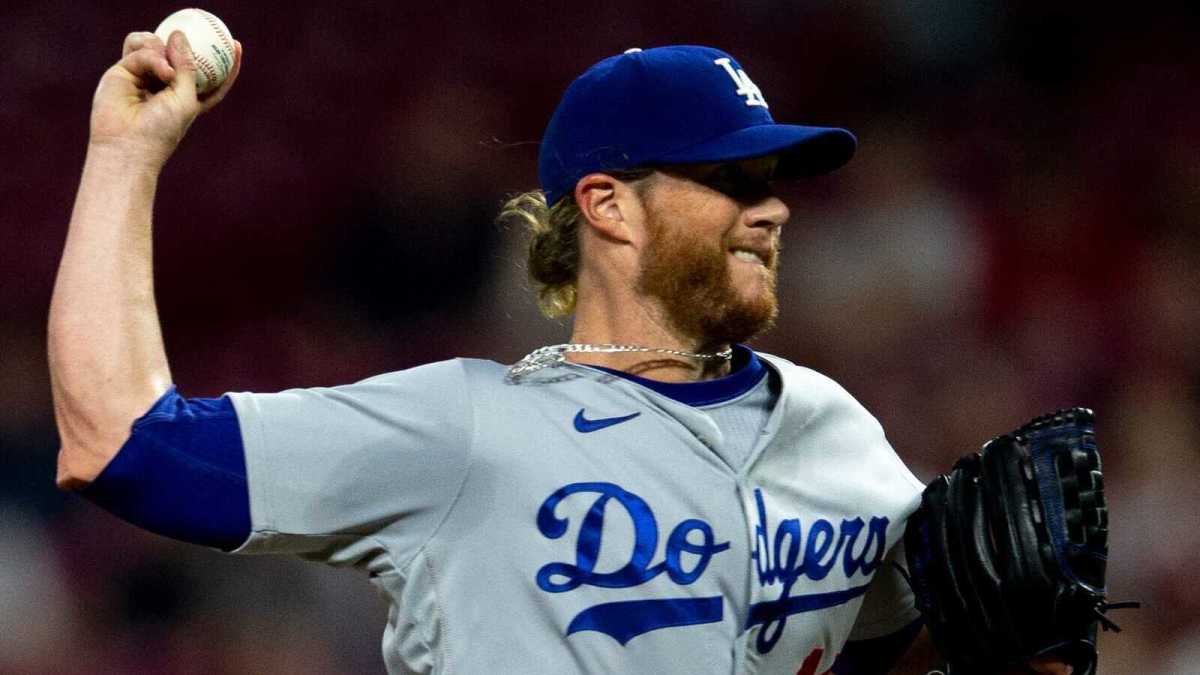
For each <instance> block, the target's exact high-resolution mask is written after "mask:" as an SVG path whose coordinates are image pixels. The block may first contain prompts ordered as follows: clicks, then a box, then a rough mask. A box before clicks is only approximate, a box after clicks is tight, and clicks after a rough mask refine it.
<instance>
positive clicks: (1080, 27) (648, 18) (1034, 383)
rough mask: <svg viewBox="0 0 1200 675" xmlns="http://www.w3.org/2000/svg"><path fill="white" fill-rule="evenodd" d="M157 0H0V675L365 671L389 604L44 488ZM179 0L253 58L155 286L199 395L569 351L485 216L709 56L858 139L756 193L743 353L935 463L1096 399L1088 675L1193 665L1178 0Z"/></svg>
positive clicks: (1195, 288) (915, 457)
mask: <svg viewBox="0 0 1200 675" xmlns="http://www.w3.org/2000/svg"><path fill="white" fill-rule="evenodd" d="M1189 4H1190V5H1191V7H1195V6H1196V5H1195V3H1189ZM175 9H178V7H176V6H173V5H160V4H157V3H149V2H124V3H121V4H120V6H119V7H116V6H111V7H110V6H100V5H96V6H87V5H81V4H80V3H77V2H65V1H61V0H59V1H51V2H23V3H22V2H17V3H14V2H8V3H5V4H4V7H3V9H0V19H2V20H0V45H3V49H2V50H0V158H2V160H0V161H2V162H3V164H2V165H0V167H2V168H3V171H2V172H0V272H2V274H0V672H14V673H57V672H120V671H124V672H132V671H138V672H149V673H249V672H291V673H303V672H312V673H318V672H319V673H328V672H382V670H383V666H382V661H381V658H380V656H379V644H378V642H379V635H380V632H381V630H382V626H383V622H384V618H385V608H384V605H383V603H382V601H380V600H379V599H378V598H376V597H375V596H374V595H373V593H372V591H370V590H369V587H368V584H366V583H364V582H363V580H362V579H361V578H360V577H359V576H358V575H356V574H355V573H353V572H346V571H331V570H326V569H323V568H319V567H317V566H315V565H309V564H304V563H300V562H297V561H292V560H270V559H241V558H236V559H235V558H230V557H227V556H223V555H220V554H218V553H215V552H210V551H207V550H204V549H200V548H196V547H190V546H186V545H182V544H177V543H174V542H171V541H168V540H165V539H161V538H158V537H155V536H152V535H147V534H142V533H140V532H138V531H136V530H134V529H133V528H132V527H130V526H127V525H125V524H123V523H121V522H119V521H117V520H115V519H113V518H111V517H109V516H108V515H106V514H104V513H103V512H101V511H100V510H99V509H97V508H94V507H92V506H90V505H88V504H86V503H84V502H82V501H81V500H79V499H77V498H75V497H72V496H69V495H62V494H60V493H58V492H57V491H56V490H55V489H54V487H53V476H54V454H55V450H56V443H57V441H56V438H55V432H54V427H53V418H52V411H51V403H50V395H49V384H48V375H47V370H46V365H45V362H46V359H45V347H44V344H45V328H44V326H45V319H46V311H47V307H48V303H49V298H50V292H51V288H52V284H53V279H54V273H55V267H56V265H57V262H58V257H59V254H60V251H61V247H62V244H63V240H64V236H65V231H66V224H67V220H68V216H69V213H70V209H71V203H72V199H73V195H74V191H75V189H76V185H77V180H78V176H79V171H80V167H81V166H82V163H83V158H84V153H85V149H86V142H87V120H88V110H89V105H90V98H91V94H92V92H93V90H94V87H95V84H96V82H97V80H98V79H99V77H100V75H101V73H102V72H103V71H104V69H105V68H107V67H108V66H109V65H111V63H113V62H114V61H115V60H116V59H117V58H118V56H119V54H120V47H121V41H122V39H123V37H124V34H125V33H126V32H129V31H132V30H151V29H153V28H154V26H155V25H157V23H158V22H159V21H160V20H161V19H162V18H163V17H165V16H166V15H167V14H169V13H170V12H171V11H174V10H175ZM206 9H209V10H211V11H213V12H214V13H216V14H217V15H219V16H220V17H222V18H223V19H224V20H225V22H226V23H227V24H228V25H229V27H230V29H231V30H232V32H233V33H234V35H235V36H236V37H237V38H239V39H240V40H241V41H242V42H243V44H244V45H245V48H246V57H245V66H244V70H243V73H242V77H241V79H240V81H239V82H238V83H237V86H236V87H235V88H234V90H233V92H232V93H231V95H230V96H229V98H228V99H227V100H226V101H225V102H224V103H222V104H221V105H220V106H219V107H218V108H217V109H216V110H215V111H213V112H212V113H211V114H209V115H207V116H205V117H203V118H201V119H200V120H198V121H197V122H196V124H195V125H194V126H193V127H192V129H191V131H190V132H189V135H188V138H187V139H186V140H185V142H184V144H183V146H182V147H181V148H180V149H179V151H178V153H177V154H176V156H175V157H174V158H173V159H172V161H171V162H170V164H169V165H168V167H167V168H166V171H165V173H164V175H163V177H162V180H161V183H160V189H159V196H158V201H157V206H156V239H157V248H156V263H157V283H158V289H157V290H158V297H159V302H160V307H161V311H162V319H163V323H164V330H165V336H166V341H167V348H168V352H169V354H170V357H171V363H172V367H173V372H174V375H175V379H176V382H177V383H178V384H179V386H180V389H181V390H182V391H184V392H185V393H186V394H188V395H193V396H201V395H219V394H220V393H222V392H224V391H229V390H260V391H268V390H277V389H282V388H286V387H291V386H309V385H318V384H320V385H328V384H338V383H345V382H351V381H354V380H357V379H360V378H363V377H366V376H369V375H372V374H375V373H378V372H383V371H388V370H394V369H399V368H404V367H408V366H412V365H415V364H419V363H423V362H427V361H431V360H436V359H442V358H449V357H452V356H459V355H462V356H479V357H487V358H493V359H496V360H499V361H503V362H511V361H513V360H515V359H516V358H519V357H520V356H521V355H522V354H524V353H525V352H527V351H529V350H531V349H533V348H535V347H537V346H539V345H542V344H546V343H549V342H557V341H561V340H562V339H563V338H565V336H566V335H567V334H568V331H569V326H568V325H566V324H559V323H555V322H550V321H545V320H542V319H540V318H539V317H538V315H537V313H536V310H535V308H534V303H533V300H532V295H531V294H530V293H529V291H528V287H527V284H526V282H525V281H524V268H523V265H524V263H523V260H522V247H523V239H522V233H520V232H513V231H505V230H503V229H501V228H498V227H496V226H494V225H493V224H492V222H491V221H492V218H493V216H494V214H495V212H496V209H497V207H498V206H499V204H500V202H501V201H502V200H503V199H504V197H505V196H506V195H508V194H510V193H513V192H516V191H519V190H523V189H529V188H532V187H535V186H536V154H537V145H536V143H537V141H538V139H539V138H540V135H541V131H542V128H543V125H544V124H545V122H546V120H547V119H548V117H549V115H550V112H551V111H552V109H553V106H554V104H555V102H556V100H557V98H558V96H559V94H560V93H561V92H562V90H563V89H564V88H565V87H566V85H567V84H568V83H569V82H570V80H571V78H573V77H574V76H575V75H577V74H578V73H579V72H581V71H582V70H583V69H584V68H586V67H587V66H588V65H590V64H591V63H593V62H595V61H597V60H599V59H600V58H603V57H605V56H609V55H611V54H615V53H618V52H620V51H623V50H625V49H627V48H630V47H635V46H638V47H651V46H657V45H663V44H670V43H680V42H689V43H701V44H711V45H713V46H717V47H721V48H723V49H725V50H727V51H730V52H732V53H733V54H734V56H736V57H737V58H738V59H739V60H740V61H741V62H742V64H743V65H744V67H745V68H746V70H747V71H748V72H749V74H750V76H751V77H752V78H753V79H754V81H755V82H756V83H757V84H758V85H759V86H760V87H761V88H762V90H763V92H764V94H765V96H766V98H767V100H768V101H769V103H770V104H771V111H772V113H773V114H774V115H775V117H776V119H777V120H780V121H788V122H800V123H812V124H830V125H838V126H845V127H848V128H850V129H852V130H854V131H855V132H856V133H857V134H858V136H859V139H860V141H861V146H860V150H859V153H858V156H857V157H856V158H855V160H854V161H853V162H851V163H850V165H848V166H847V167H846V168H845V169H843V170H842V171H840V172H838V173H837V174H835V175H833V176H829V177H823V178H818V179H813V180H811V181H806V182H804V183H800V184H794V185H789V186H785V187H784V188H783V189H782V193H783V195H784V196H785V197H786V198H787V200H788V201H789V203H790V205H791V206H792V212H793V218H792V222H791V223H790V224H789V225H788V227H787V228H786V232H785V235H784V244H785V249H786V251H785V255H784V259H783V270H782V273H781V300H782V305H783V316H782V319H781V321H780V325H779V326H778V327H777V328H776V329H775V331H774V332H772V333H771V334H769V335H768V336H765V337H764V338H762V339H761V340H759V341H758V342H757V343H756V345H757V346H758V347H759V348H761V349H764V350H767V351H771V352H774V353H777V354H780V355H782V356H785V357H787V358H790V359H792V360H794V361H796V362H798V363H801V364H804V365H807V366H810V367H813V368H815V369H817V370H820V371H822V372H825V373H827V374H829V375H831V376H833V377H834V378H835V379H837V380H838V381H840V382H841V383H842V384H844V385H845V386H846V387H847V388H848V389H849V390H850V391H851V393H853V394H854V395H856V396H857V397H859V398H860V399H861V400H862V401H863V402H864V403H865V404H866V405H867V406H868V408H870V409H871V410H872V411H873V412H874V413H875V414H876V415H877V416H878V417H879V418H880V420H881V421H882V422H883V424H884V427H885V429H887V430H888V433H889V436H890V438H891V440H892V442H893V444H894V445H895V446H896V448H897V450H898V451H899V452H900V454H901V456H902V457H903V458H904V459H905V460H906V461H907V462H908V463H909V464H910V466H912V467H913V469H914V471H915V472H916V473H917V474H918V475H919V476H921V477H922V478H923V479H928V478H930V477H932V476H933V475H934V474H935V473H937V472H938V471H941V470H945V469H946V468H947V467H948V466H949V464H950V463H951V462H952V461H953V459H954V458H956V457H957V456H958V455H960V454H962V453H964V452H967V451H969V450H971V449H973V448H975V447H977V446H978V444H979V443H980V442H982V441H983V440H986V439H987V438H988V437H990V436H992V435H994V434H997V433H1000V432H1002V431H1005V430H1007V429H1009V428H1011V427H1013V426H1015V425H1017V424H1019V423H1021V422H1023V421H1025V420H1026V419H1028V418H1029V417H1031V416H1033V415H1035V414H1038V413H1041V412H1045V411H1047V410H1050V409H1053V408H1056V407H1062V406H1067V405H1078V404H1083V405H1090V406H1092V407H1095V408H1096V409H1097V411H1098V432H1099V436H1100V441H1101V444H1102V446H1103V448H1104V451H1105V454H1104V459H1105V469H1106V480H1107V487H1108V494H1109V500H1110V502H1111V503H1112V510H1113V514H1112V528H1113V532H1112V538H1111V548H1112V561H1111V564H1110V582H1111V583H1110V585H1111V588H1112V596H1113V598H1114V599H1130V598H1138V599H1141V600H1143V601H1145V602H1146V603H1147V605H1148V608H1147V609H1144V610H1142V611H1140V612H1130V613H1124V614H1121V615H1119V616H1117V617H1116V618H1117V619H1118V620H1119V622H1120V623H1121V624H1122V625H1123V626H1124V627H1125V628H1126V631H1125V632H1124V633H1122V634H1121V635H1120V636H1115V637H1114V636H1112V635H1106V636H1104V638H1103V639H1102V653H1103V657H1102V665H1103V668H1104V670H1105V671H1106V672H1110V673H1135V672H1137V673H1195V672H1200V632H1198V625H1200V618H1198V617H1200V585H1197V584H1196V583H1195V582H1194V581H1193V577H1194V575H1195V561H1196V560H1197V559H1198V558H1200V544H1198V543H1197V537H1196V528H1197V525H1198V523H1197V520H1198V518H1197V514H1200V497H1198V496H1197V490H1196V479H1197V477H1198V476H1200V470H1198V468H1200V425H1198V424H1197V421H1196V418H1197V412H1198V410H1197V408H1198V405H1197V402H1198V397H1200V389H1198V385H1200V350H1198V349H1197V346H1198V345H1197V343H1198V340H1197V337H1196V336H1197V328H1196V327H1197V325H1198V324H1200V266H1198V263H1200V228H1198V227H1197V225H1198V223H1197V216H1198V214H1200V192H1198V188H1200V156H1198V155H1197V145H1198V144H1197V142H1198V141H1200V118H1198V117H1197V114H1196V108H1197V103H1198V102H1200V100H1198V99H1200V95H1198V93H1197V87H1196V74H1197V66H1198V65H1200V49H1198V47H1197V43H1198V41H1197V34H1198V33H1197V28H1198V27H1200V10H1196V9H1190V8H1187V7H1186V6H1185V5H1183V4H1180V5H1178V6H1175V5H1158V4H1156V3H1137V4H1128V3H1122V4H1119V5H1118V4H1112V5H1109V4H1105V3H1100V4H1097V3H1084V2H1021V1H1014V2H990V3H989V2H953V1H950V0H943V1H941V2H895V1H893V2H862V1H859V2H809V1H804V0H788V1H786V2H770V1H761V0H760V1H747V2H738V3H733V2H730V3H717V2H705V1H701V2H688V3H653V2H634V1H630V0H610V1H608V2H603V3H571V4H567V3H561V4H559V3H539V2H530V3H499V2H491V3H485V2H477V1H476V2H452V1H447V2H439V3H434V4H428V5H423V4H421V5H418V4H411V5H404V6H394V5H392V4H363V3H353V2H339V3H327V4H322V5H316V4H313V3H294V2H293V3H254V4H253V5H249V4H248V3H240V2H226V1H214V2H211V3H209V4H208V5H207V7H206ZM485 600H486V599H481V601H485ZM497 618H498V620H502V619H501V618H500V617H497ZM503 620H512V619H503ZM517 620H519V617H517Z"/></svg>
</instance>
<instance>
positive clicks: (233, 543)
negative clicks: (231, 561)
mask: <svg viewBox="0 0 1200 675" xmlns="http://www.w3.org/2000/svg"><path fill="white" fill-rule="evenodd" d="M241 53H242V52H241V45H240V44H238V45H237V62H236V64H235V66H234V68H233V71H232V73H231V75H230V77H229V78H228V81H227V82H225V83H224V85H223V86H222V87H221V88H220V89H219V90H217V91H216V92H215V93H213V94H212V95H211V96H209V97H207V98H204V99H202V100H200V99H197V96H196V93H195V79H194V68H193V61H192V57H191V52H190V50H189V48H188V45H187V43H186V39H185V38H184V37H183V35H182V34H181V33H175V34H173V35H172V36H171V37H170V40H169V42H168V43H167V44H163V43H162V42H161V41H160V40H159V39H158V38H156V37H154V35H153V34H150V33H133V34H131V35H129V36H128V37H127V39H126V41H125V45H124V54H123V57H122V59H121V60H120V62H119V63H117V64H116V65H114V66H113V67H112V68H110V69H109V70H108V71H107V72H106V73H105V74H104V76H103V78H102V79H101V81H100V85H99V88H98V90H97V92H96V96H95V100H94V105H93V112H92V118H91V139H90V143H89V148H88V156H87V161H86V164H85V167H84V171H83V176H82V179H81V185H80V189H79V193H78V197H77V200H76V203H75V209H74V212H73V213H72V216H71V224H70V231H69V235H68V238H67V243H66V248H65V251H64V254H63V259H62V263H61V267H60V271H59V276H58V280H57V283H56V286H55V291H54V297H53V300H52V305H51V311H50V327H49V352H50V364H51V369H52V374H53V386H54V401H55V412H56V415H57V421H58V426H59V431H60V434H61V441H62V449H61V452H60V455H59V475H58V482H59V484H60V486H62V487H64V488H70V489H76V490H79V491H80V492H81V493H82V494H83V495H84V496H86V497H87V498H89V499H90V500H92V501H94V502H95V503H97V504H99V505H101V506H103V507H104V508H106V509H108V510H110V511H112V512H113V513H115V514H117V515H119V516H121V517H122V518H125V519H127V520H129V521H130V522H132V523H135V524H138V525H140V526H142V527H145V528H147V529H150V530H152V531H155V532H159V533H161V534H165V535H168V536H172V537H176V538H179V539H182V540H185V541H190V542H194V543H197V544H201V545H205V546H210V547H215V548H219V549H222V550H225V551H232V552H235V553H247V554H249V553H285V554H292V555H296V556H300V557H302V558H305V559H309V560H316V561H322V562H325V563H328V564H331V565H337V566H349V567H354V568H358V569H361V570H363V571H365V572H367V573H368V575H369V578H370V580H371V583H373V584H375V585H376V586H377V587H378V588H379V590H380V591H382V592H383V594H384V595H386V597H388V598H389V600H390V602H391V608H390V612H389V615H388V622H387V626H386V628H385V631H384V638H383V656H384V660H385V662H386V665H387V668H388V671H389V672H392V673H425V672H439V673H452V672H456V673H476V672H500V673H509V672H522V673H526V672H537V673H564V672H625V673H789V674H791V673H797V672H799V673H804V674H806V675H808V674H813V673H826V672H834V673H882V672H887V671H888V669H889V668H890V667H891V666H892V665H893V663H894V662H895V661H896V659H897V657H898V656H899V655H900V654H901V653H903V652H904V651H905V650H906V649H907V648H908V646H909V644H910V643H911V642H912V640H913V637H914V636H915V635H916V634H917V633H918V631H919V630H920V626H919V621H918V615H917V613H916V612H915V610H914V608H913V603H912V598H911V594H910V593H909V590H908V588H907V587H906V586H905V584H904V582H903V580H902V579H901V577H900V575H899V574H898V573H896V571H895V568H894V566H893V564H892V563H893V561H896V560H903V556H902V555H901V554H900V553H899V552H898V551H899V546H898V543H899V542H900V541H901V540H902V534H903V530H904V521H905V518H906V517H907V516H908V514H910V513H911V512H912V511H913V509H914V508H915V506H916V504H917V499H918V495H919V493H920V491H921V489H922V487H923V486H922V484H921V483H920V482H919V481H918V480H917V479H916V478H914V477H913V476H912V474H910V473H909V471H908V470H907V469H906V468H905V467H904V465H903V464H902V462H901V461H900V459H899V458H898V457H897V456H896V454H895V452H893V450H892V448H891V447H890V446H889V444H888V442H887V440H886V439H885V438H884V434H883V431H882V429H881V428H880V426H879V424H878V423H877V422H876V421H875V419H874V418H873V417H872V416H871V415H870V414H869V413H868V412H867V411H866V410H864V409H863V407H862V406H861V405H859V404H858V403H857V402H856V401H855V400H854V399H853V398H852V397H851V396H850V395H849V394H847V393H846V392H845V391H844V390H843V389H842V388H841V387H839V386H838V385H837V384H836V383H834V382H832V381H831V380H829V379H828V378H826V377H824V376H822V375H819V374H817V373H815V372H813V371H811V370H808V369H805V368H803V367H800V366H797V365H795V364H792V363H790V362H788V361H786V360H784V359H781V358H778V357H775V356H770V355H767V354H761V353H756V352H755V351H753V350H751V349H750V348H748V347H745V346H743V344H742V343H744V342H745V341H746V340H748V339H749V338H751V337H753V336H754V335H756V334H758V333H760V332H761V331H763V330H766V329H767V328H768V327H770V325H771V323H772V321H773V320H774V318H775V315H776V299H775V275H776V267H777V265H778V255H779V238H780V228H781V227H782V226H783V224H784V222H785V221H786V220H787V219H788V209H787V207H786V206H785V205H784V204H783V202H782V201H780V200H779V199H778V198H777V197H775V196H774V194H773V193H772V191H771V182H772V181H774V180H781V179H786V178H794V177H798V176H803V175H809V174H817V173H822V172H826V171H830V170H832V169H834V168H836V167H838V166H840V165H841V164H843V163H844V162H846V161H847V160H848V159H849V158H850V156H851V154H852V153H853V151H854V149H855V143H856V141H855V139H854V137H853V136H852V135H851V134H850V133H849V132H847V131H845V130H842V129H834V128H821V127H807V126H791V125H783V124H776V123H775V122H774V121H773V119H772V117H771V115H770V113H769V108H768V102H767V100H766V98H765V97H764V95H763V93H762V92H761V91H760V90H759V88H758V87H756V86H755V84H754V82H753V81H752V80H751V78H750V77H749V75H748V74H747V73H746V71H745V70H743V69H742V67H741V66H740V65H739V64H738V62H737V61H736V60H734V59H733V58H732V57H731V56H729V55H728V54H725V53H723V52H720V51H718V50H715V49H710V48H707V47H694V46H677V47H664V48H657V49H648V50H645V51H640V50H630V51H629V52H626V53H624V54H620V55H616V56H613V57H611V58H607V59H605V60H603V61H601V62H600V63H598V64H596V65H595V66H593V67H592V68H590V69H589V70H588V71H587V72H585V73H584V74H583V75H582V76H581V77H580V78H578V79H577V80H576V81H575V82H574V83H573V84H571V86H570V87H569V88H568V89H567V91H566V93H565V94H564V96H563V98H562V101H561V103H560V104H559V106H558V109H557V110H556V112H555V113H554V116H553V118H552V119H551V121H550V124H549V126H548V128H547V130H546V133H545V137H544V139H543V143H542V147H541V156H540V179H541V183H542V189H543V192H541V193H533V194H530V195H524V196H522V197H518V198H517V199H514V200H513V201H512V202H510V204H509V205H508V207H507V208H506V209H505V214H506V217H510V218H519V219H524V220H526V221H527V222H529V223H530V224H531V226H532V227H533V229H534V238H533V241H532V244H531V247H530V252H531V259H530V265H531V270H532V272H533V275H534V278H535V280H536V281H537V282H538V283H539V296H540V299H541V302H542V305H543V307H544V308H546V309H547V310H548V311H549V312H551V313H556V314H560V315H561V314H568V313H573V314H574V328H573V334H572V338H571V342H570V343H569V344H565V345H555V346H550V347H545V348H541V349H538V350H536V351H534V352H533V353H531V354H530V355H529V356H527V357H526V358H525V359H523V360H521V361H520V362H518V363H517V364H514V365H512V366H506V365H501V364H498V363H495V362H491V361H481V360H468V359H456V360H452V361H446V362H442V363H433V364H429V365H425V366H422V367H418V368H414V369H411V370H407V371H402V372H395V373H388V374H384V375H380V376H378V377H374V378H371V379H368V380H365V381H363V382H359V383H356V384H351V385H347V386H341V387H332V388H314V389H297V390H290V391H285V392H281V393H275V394H255V393H231V394H228V395H226V396H223V397H221V398H218V399H187V398H184V397H183V396H181V394H180V393H179V392H177V390H176V388H175V386H174V385H173V384H172V379H171V375H170V371H169V369H168V365H167V358H166V355H165V353H164V349H163V343H162V338H161V334H160V329H159V323H158V319H157V315H156V310H155V304H154V298H153V288H152V281H151V279H152V275H151V255H150V253H151V243H150V242H151V204H152V200H153V196H154V192H155V183H156V178H157V176H158V172H159V170H160V169H161V167H162V166H163V164H164V162H166V160H167V158H168V157H169V156H170V155H171V153H172V151H173V150H174V148H175V147H176V145H177V144H178V143H179V141H180V139H181V138H182V136H183V135H184V132H185V131H186V130H187V128H188V126H189V125H190V123H191V122H192V121H193V119H194V118H195V117H196V115H197V114H199V113H202V112H205V111H207V110H209V109H211V108H212V107H213V106H215V105H216V104H217V103H218V102H219V101H220V100H221V99H222V98H223V97H224V96H225V95H226V94H227V93H228V92H229V89H230V87H231V86H232V85H233V83H234V81H235V80H236V79H237V73H238V70H239V68H240V64H241ZM158 82H161V83H164V84H165V85H166V86H165V88H162V89H161V90H158V89H159V87H157V86H152V85H153V84H156V83H158ZM543 194H544V197H543V196H542V195H543ZM1036 668H1037V669H1038V672H1065V671H1063V670H1061V669H1059V667H1058V666H1057V665H1055V664H1041V665H1038V666H1036ZM918 672H924V670H923V669H922V670H920V671H918Z"/></svg>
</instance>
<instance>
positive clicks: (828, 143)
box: [538, 45, 858, 204]
mask: <svg viewBox="0 0 1200 675" xmlns="http://www.w3.org/2000/svg"><path fill="white" fill-rule="evenodd" d="M857 145H858V141H857V140H856V139H855V138H854V135H853V134H851V133H850V132H849V131H846V130H845V129H837V128H832V127H810V126H798V125H793V124H776V123H775V120H774V119H772V118H771V113H770V112H769V108H768V104H767V101H766V99H765V98H764V97H763V94H762V92H761V91H760V90H759V88H758V87H757V86H756V85H755V84H754V82H753V81H751V80H750V77H749V76H748V75H746V71H745V70H743V69H742V67H741V65H740V64H738V62H737V61H735V60H734V58H733V57H732V56H730V55H729V54H726V53H725V52H723V51H721V50H719V49H713V48H711V47H698V46H693V45H678V46H671V47H656V48H654V49H646V50H641V49H631V50H629V51H627V52H625V53H624V54H620V55H617V56H612V57H609V58H607V59H604V60H603V61H601V62H599V63H597V64H596V65H594V66H592V67H591V68H588V69H587V71H586V72H584V73H583V75H580V76H579V77H578V78H577V79H576V80H575V81H574V82H572V83H571V86H569V87H567V91H566V93H564V94H563V97H562V100H561V101H559V104H558V108H557V109H556V110H555V111H554V115H553V116H552V117H551V118H550V123H549V125H547V127H546V133H545V135H544V136H543V137H542V147H541V152H540V153H539V156H538V177H539V179H540V180H541V183H542V189H543V190H544V191H545V193H546V201H547V203H549V204H554V203H555V202H557V201H558V200H559V199H562V198H563V197H564V196H566V195H569V194H572V193H573V192H574V191H575V184H576V183H577V182H579V179H580V178H583V177H584V176H586V175H587V174H589V173H593V172H596V171H617V170H622V169H633V168H638V167H644V166H655V165H664V164H703V163H708V162H727V161H736V160H741V159H751V158H754V157H763V156H766V155H778V156H779V165H778V167H777V169H776V173H775V177H777V178H790V177H796V176H811V175H816V174H821V173H826V172H829V171H832V170H834V169H836V168H838V167H839V166H841V165H843V164H845V163H846V162H847V161H849V159H850V157H851V155H853V154H854V149H855V148H856V147H857Z"/></svg>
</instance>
